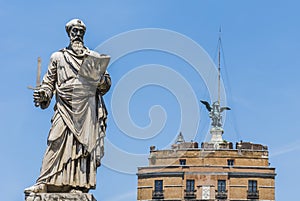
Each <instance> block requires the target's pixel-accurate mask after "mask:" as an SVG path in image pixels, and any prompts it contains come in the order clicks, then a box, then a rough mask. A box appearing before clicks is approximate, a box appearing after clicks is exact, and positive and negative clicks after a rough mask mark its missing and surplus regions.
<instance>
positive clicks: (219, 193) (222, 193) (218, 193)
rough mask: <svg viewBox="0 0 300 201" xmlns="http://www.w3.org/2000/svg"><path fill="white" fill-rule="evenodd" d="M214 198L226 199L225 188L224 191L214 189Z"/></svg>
mask: <svg viewBox="0 0 300 201" xmlns="http://www.w3.org/2000/svg"><path fill="white" fill-rule="evenodd" d="M216 199H218V200H226V199H227V190H225V191H218V190H216Z"/></svg>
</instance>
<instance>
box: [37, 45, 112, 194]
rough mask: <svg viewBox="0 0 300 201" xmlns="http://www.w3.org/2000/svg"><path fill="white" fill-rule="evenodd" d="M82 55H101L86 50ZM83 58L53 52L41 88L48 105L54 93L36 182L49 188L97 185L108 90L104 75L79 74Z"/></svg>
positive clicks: (67, 188)
mask: <svg viewBox="0 0 300 201" xmlns="http://www.w3.org/2000/svg"><path fill="white" fill-rule="evenodd" d="M85 53H86V54H90V55H96V56H100V55H99V54H98V53H97V52H94V51H91V50H88V49H86V52H85ZM82 61H83V56H82V55H81V56H77V55H76V54H74V53H73V52H72V51H71V50H68V49H62V50H60V51H58V52H55V53H54V54H52V56H51V58H50V63H49V66H48V71H47V73H46V74H45V76H44V78H43V82H42V85H41V88H42V89H44V90H45V91H46V94H47V97H48V99H47V100H46V101H45V102H43V105H44V106H45V107H48V105H49V103H50V100H51V98H52V95H53V94H54V93H55V96H56V104H55V107H54V111H55V112H54V115H53V117H52V119H51V122H52V127H51V129H50V132H49V135H48V147H47V150H46V153H45V155H44V158H43V162H42V167H41V172H40V176H39V178H38V179H37V182H38V183H45V184H46V185H47V188H48V192H68V191H70V190H71V189H78V190H82V191H84V192H87V191H88V190H89V189H95V187H96V169H97V166H98V165H100V160H101V158H102V157H103V155H104V148H103V142H104V137H105V129H106V117H107V111H106V108H105V105H104V102H103V99H102V95H104V94H105V93H106V92H107V91H108V90H109V88H110V85H111V82H110V77H109V74H108V73H105V74H104V82H101V84H100V83H99V80H88V79H86V78H83V77H80V76H79V75H78V72H79V70H80V67H81V64H82Z"/></svg>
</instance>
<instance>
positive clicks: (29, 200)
mask: <svg viewBox="0 0 300 201" xmlns="http://www.w3.org/2000/svg"><path fill="white" fill-rule="evenodd" d="M25 201H97V200H96V199H95V198H94V196H93V195H92V194H89V193H30V194H29V195H25Z"/></svg>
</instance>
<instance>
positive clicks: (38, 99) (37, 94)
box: [33, 89, 47, 107]
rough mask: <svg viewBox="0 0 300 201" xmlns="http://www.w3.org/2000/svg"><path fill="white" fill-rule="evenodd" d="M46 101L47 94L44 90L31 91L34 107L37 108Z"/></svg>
mask: <svg viewBox="0 0 300 201" xmlns="http://www.w3.org/2000/svg"><path fill="white" fill-rule="evenodd" d="M45 101H47V93H46V91H45V89H35V90H34V91H33V102H34V105H35V106H36V107H39V106H40V105H41V103H42V102H45Z"/></svg>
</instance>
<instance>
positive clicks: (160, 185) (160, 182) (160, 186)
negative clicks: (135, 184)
mask: <svg viewBox="0 0 300 201" xmlns="http://www.w3.org/2000/svg"><path fill="white" fill-rule="evenodd" d="M154 182H155V183H154V191H155V192H162V191H163V180H155V181H154Z"/></svg>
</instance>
